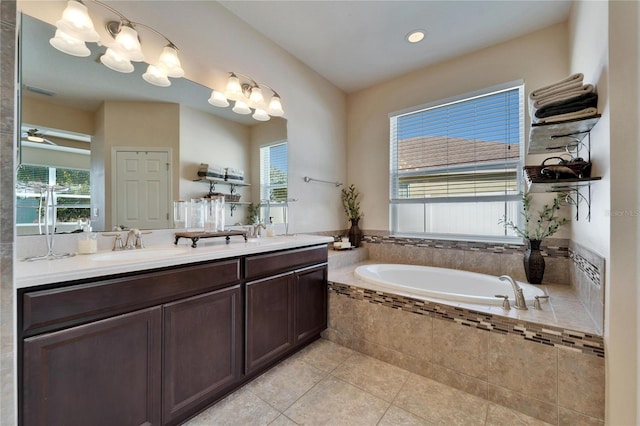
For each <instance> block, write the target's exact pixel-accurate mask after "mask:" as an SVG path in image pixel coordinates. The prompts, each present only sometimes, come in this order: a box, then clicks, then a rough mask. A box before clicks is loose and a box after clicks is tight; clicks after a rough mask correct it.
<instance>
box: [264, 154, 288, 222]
mask: <svg viewBox="0 0 640 426" xmlns="http://www.w3.org/2000/svg"><path fill="white" fill-rule="evenodd" d="M288 161H289V160H288V149H287V142H278V143H275V144H272V145H266V146H263V147H261V148H260V200H261V201H260V203H261V204H262V208H261V210H262V212H261V216H262V219H263V220H264V221H265V222H266V223H268V222H269V218H272V222H273V223H274V224H277V223H285V221H286V206H287V198H288V188H287V182H288V169H289V165H288Z"/></svg>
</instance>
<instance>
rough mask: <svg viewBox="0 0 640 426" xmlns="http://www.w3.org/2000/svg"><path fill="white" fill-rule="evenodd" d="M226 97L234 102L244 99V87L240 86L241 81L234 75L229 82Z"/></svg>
mask: <svg viewBox="0 0 640 426" xmlns="http://www.w3.org/2000/svg"><path fill="white" fill-rule="evenodd" d="M224 96H225V97H226V98H227V99H229V100H232V101H237V100H240V99H244V94H243V93H242V86H240V80H239V79H238V77H236V75H235V74H233V73H232V74H231V75H230V76H229V80H228V81H227V89H226V90H225V92H224ZM246 114H248V113H246Z"/></svg>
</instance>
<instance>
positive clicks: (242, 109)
mask: <svg viewBox="0 0 640 426" xmlns="http://www.w3.org/2000/svg"><path fill="white" fill-rule="evenodd" d="M232 111H233V112H235V113H236V114H242V115H246V114H251V108H249V106H248V105H247V103H246V102H243V101H236V104H235V105H234V106H233V108H232Z"/></svg>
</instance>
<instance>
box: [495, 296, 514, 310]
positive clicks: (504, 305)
mask: <svg viewBox="0 0 640 426" xmlns="http://www.w3.org/2000/svg"><path fill="white" fill-rule="evenodd" d="M495 297H498V298H503V299H504V300H503V301H502V309H504V310H505V311H508V310H510V309H511V305H510V304H509V296H505V295H503V294H496V295H495Z"/></svg>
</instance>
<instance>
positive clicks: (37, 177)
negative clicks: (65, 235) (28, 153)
mask: <svg viewBox="0 0 640 426" xmlns="http://www.w3.org/2000/svg"><path fill="white" fill-rule="evenodd" d="M90 174H91V173H90V171H89V170H85V169H71V168H62V167H50V166H42V165H29V164H23V165H21V166H20V168H19V169H18V173H17V182H18V189H17V191H16V196H17V197H16V225H17V227H18V230H19V233H22V232H20V229H23V230H25V231H26V232H27V233H34V231H35V232H37V233H42V232H43V231H42V232H41V230H40V228H42V225H43V223H44V214H45V212H44V209H43V208H42V207H41V203H40V201H41V193H40V191H38V190H33V189H30V188H29V186H30V185H33V184H45V185H61V186H64V187H67V188H69V190H67V191H64V192H59V193H57V195H56V204H57V207H56V216H57V226H56V232H73V231H74V230H76V229H79V228H80V224H81V223H86V221H87V220H88V218H89V217H90V211H91V193H90V188H91V186H90Z"/></svg>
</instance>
